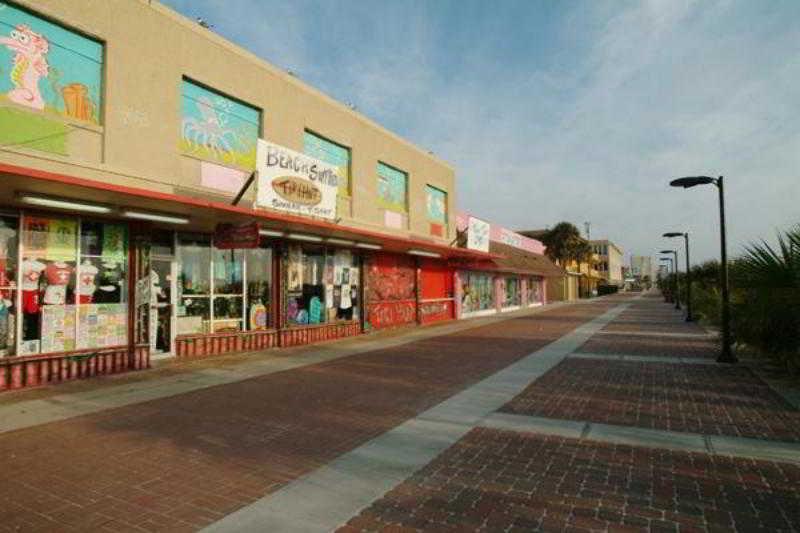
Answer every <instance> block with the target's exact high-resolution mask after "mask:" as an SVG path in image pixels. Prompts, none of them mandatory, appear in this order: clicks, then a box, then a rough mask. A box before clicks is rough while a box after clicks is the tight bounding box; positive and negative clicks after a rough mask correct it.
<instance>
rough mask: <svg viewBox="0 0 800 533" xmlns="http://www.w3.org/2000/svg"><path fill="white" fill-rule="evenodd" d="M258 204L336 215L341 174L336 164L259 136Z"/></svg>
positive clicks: (291, 210)
mask: <svg viewBox="0 0 800 533" xmlns="http://www.w3.org/2000/svg"><path fill="white" fill-rule="evenodd" d="M256 171H257V172H258V180H257V184H258V189H257V192H256V207H262V208H270V209H277V210H279V211H287V212H289V213H295V214H299V215H308V216H314V217H320V218H327V219H335V218H336V192H337V190H338V187H339V175H338V173H337V169H336V167H335V166H334V165H330V164H328V163H325V162H323V161H320V160H319V159H315V158H313V157H310V156H307V155H305V154H302V153H300V152H295V151H294V150H290V149H288V148H285V147H283V146H280V145H277V144H274V143H271V142H267V141H265V140H263V139H259V140H258V150H257V154H256Z"/></svg>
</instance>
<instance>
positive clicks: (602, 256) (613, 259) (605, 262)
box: [589, 239, 624, 287]
mask: <svg viewBox="0 0 800 533" xmlns="http://www.w3.org/2000/svg"><path fill="white" fill-rule="evenodd" d="M589 244H590V245H591V246H592V251H593V252H594V253H595V254H597V256H598V258H597V260H598V271H599V272H600V276H601V277H602V278H603V280H604V281H605V282H606V283H607V284H608V285H616V286H618V287H621V286H622V285H623V284H624V278H623V276H622V266H623V261H624V258H623V251H622V248H620V247H619V246H617V245H616V244H614V243H613V242H611V241H609V240H608V239H602V240H591V241H589Z"/></svg>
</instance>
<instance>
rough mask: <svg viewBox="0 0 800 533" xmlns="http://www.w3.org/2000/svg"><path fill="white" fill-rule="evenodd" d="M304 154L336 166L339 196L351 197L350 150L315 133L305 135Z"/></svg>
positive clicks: (308, 132)
mask: <svg viewBox="0 0 800 533" xmlns="http://www.w3.org/2000/svg"><path fill="white" fill-rule="evenodd" d="M303 153H305V154H307V155H310V156H311V157H314V158H317V159H319V160H321V161H325V162H326V163H328V164H331V165H333V166H335V167H336V168H337V169H338V171H339V172H338V173H339V178H340V179H339V196H346V197H348V196H350V149H349V148H347V147H346V146H342V145H340V144H337V143H335V142H333V141H329V140H328V139H326V138H324V137H320V136H319V135H317V134H315V133H311V132H310V131H306V132H305V133H304V134H303Z"/></svg>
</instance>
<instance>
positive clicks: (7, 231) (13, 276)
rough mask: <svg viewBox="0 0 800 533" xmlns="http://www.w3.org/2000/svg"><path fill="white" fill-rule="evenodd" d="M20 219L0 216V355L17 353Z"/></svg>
mask: <svg viewBox="0 0 800 533" xmlns="http://www.w3.org/2000/svg"><path fill="white" fill-rule="evenodd" d="M18 235H19V220H18V219H17V217H11V216H0V357H4V356H7V355H14V354H15V353H16V349H15V348H16V344H17V343H16V339H17V318H18V314H17V309H16V305H17V245H18V242H19V241H18Z"/></svg>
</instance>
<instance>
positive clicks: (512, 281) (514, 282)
mask: <svg viewBox="0 0 800 533" xmlns="http://www.w3.org/2000/svg"><path fill="white" fill-rule="evenodd" d="M505 281H506V290H505V297H506V298H505V302H503V307H511V306H515V305H520V304H521V303H522V293H521V292H520V283H519V278H513V277H508V278H506V280H505Z"/></svg>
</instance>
